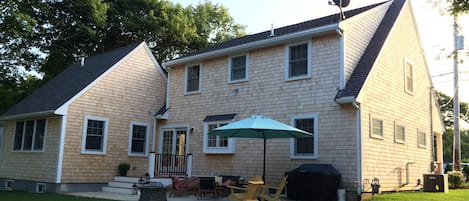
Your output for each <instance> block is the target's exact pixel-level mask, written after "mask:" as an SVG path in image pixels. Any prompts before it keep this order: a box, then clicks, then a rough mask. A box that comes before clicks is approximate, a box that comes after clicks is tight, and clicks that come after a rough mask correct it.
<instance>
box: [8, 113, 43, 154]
mask: <svg viewBox="0 0 469 201" xmlns="http://www.w3.org/2000/svg"><path fill="white" fill-rule="evenodd" d="M45 131H46V120H45V119H38V120H27V121H18V122H16V130H15V140H14V144H13V150H15V151H42V150H44V137H45Z"/></svg>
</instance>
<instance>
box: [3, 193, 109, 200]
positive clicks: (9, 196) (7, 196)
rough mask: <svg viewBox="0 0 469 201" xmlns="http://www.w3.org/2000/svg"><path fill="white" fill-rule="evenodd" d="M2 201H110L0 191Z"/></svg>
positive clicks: (54, 194)
mask: <svg viewBox="0 0 469 201" xmlns="http://www.w3.org/2000/svg"><path fill="white" fill-rule="evenodd" d="M0 200H2V201H110V200H107V199H98V198H85V197H78V196H73V195H63V194H57V193H29V192H23V191H13V192H8V191H0Z"/></svg>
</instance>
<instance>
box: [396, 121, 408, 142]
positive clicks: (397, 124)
mask: <svg viewBox="0 0 469 201" xmlns="http://www.w3.org/2000/svg"><path fill="white" fill-rule="evenodd" d="M398 127H402V128H404V133H403V135H404V136H402V137H403V139H402V140H401V139H397V131H398ZM406 130H407V129H406V126H405V125H404V124H402V123H400V122H398V121H394V142H396V143H401V144H404V143H405V138H406Z"/></svg>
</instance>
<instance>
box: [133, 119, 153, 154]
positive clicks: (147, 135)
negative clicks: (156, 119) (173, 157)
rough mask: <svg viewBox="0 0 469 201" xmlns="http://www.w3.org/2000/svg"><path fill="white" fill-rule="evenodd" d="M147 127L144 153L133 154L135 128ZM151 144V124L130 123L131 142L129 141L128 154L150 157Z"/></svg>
mask: <svg viewBox="0 0 469 201" xmlns="http://www.w3.org/2000/svg"><path fill="white" fill-rule="evenodd" d="M134 125H137V126H145V127H146V129H145V150H144V152H143V153H133V152H132V138H133V126H134ZM149 143H150V123H146V122H137V121H130V126H129V141H128V154H129V156H148V148H149Z"/></svg>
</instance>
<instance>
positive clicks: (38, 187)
mask: <svg viewBox="0 0 469 201" xmlns="http://www.w3.org/2000/svg"><path fill="white" fill-rule="evenodd" d="M45 192H47V184H45V183H37V184H36V193H45Z"/></svg>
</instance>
